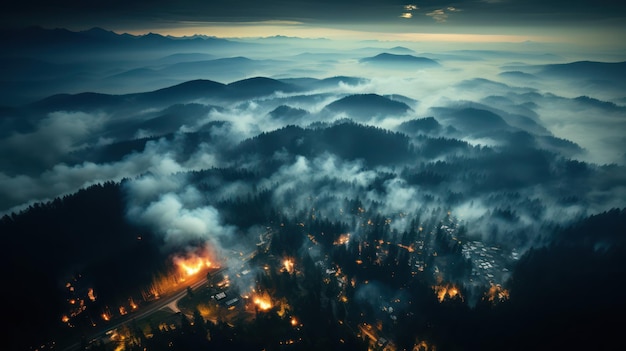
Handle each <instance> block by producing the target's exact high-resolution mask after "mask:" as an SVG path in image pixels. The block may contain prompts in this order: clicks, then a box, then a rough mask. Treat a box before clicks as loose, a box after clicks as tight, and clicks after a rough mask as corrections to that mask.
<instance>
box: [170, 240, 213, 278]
mask: <svg viewBox="0 0 626 351" xmlns="http://www.w3.org/2000/svg"><path fill="white" fill-rule="evenodd" d="M213 257H214V255H213V254H212V253H211V250H210V248H209V247H208V246H204V247H200V248H197V249H196V250H194V251H189V252H186V253H184V254H181V255H176V256H174V257H173V258H172V262H173V263H174V265H175V266H176V268H177V269H178V271H179V272H180V273H181V274H182V275H183V276H184V277H190V276H193V275H195V274H197V273H198V272H200V271H202V270H204V269H207V268H213V267H214V266H215V264H214V259H213Z"/></svg>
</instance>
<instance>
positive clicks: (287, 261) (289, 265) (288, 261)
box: [283, 258, 294, 273]
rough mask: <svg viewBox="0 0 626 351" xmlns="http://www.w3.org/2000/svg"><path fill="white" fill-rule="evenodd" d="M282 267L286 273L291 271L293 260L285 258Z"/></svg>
mask: <svg viewBox="0 0 626 351" xmlns="http://www.w3.org/2000/svg"><path fill="white" fill-rule="evenodd" d="M283 268H284V269H285V270H286V271H287V272H288V273H293V268H294V263H293V260H292V259H291V258H286V259H284V260H283Z"/></svg>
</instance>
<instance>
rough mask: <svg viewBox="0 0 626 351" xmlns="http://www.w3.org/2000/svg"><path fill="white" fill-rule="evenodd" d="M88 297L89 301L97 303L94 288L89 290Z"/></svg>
mask: <svg viewBox="0 0 626 351" xmlns="http://www.w3.org/2000/svg"><path fill="white" fill-rule="evenodd" d="M87 296H88V297H89V300H91V301H96V294H95V293H94V292H93V289H92V288H89V290H87Z"/></svg>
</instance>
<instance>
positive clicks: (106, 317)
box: [101, 312, 111, 322]
mask: <svg viewBox="0 0 626 351" xmlns="http://www.w3.org/2000/svg"><path fill="white" fill-rule="evenodd" d="M101 316H102V319H103V320H104V321H106V322H108V321H110V320H111V314H110V313H107V312H104V313H102V315H101Z"/></svg>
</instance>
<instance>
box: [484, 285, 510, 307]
mask: <svg viewBox="0 0 626 351" xmlns="http://www.w3.org/2000/svg"><path fill="white" fill-rule="evenodd" d="M485 297H486V298H487V300H488V301H489V302H493V303H496V302H501V301H505V300H508V299H509V291H508V290H507V289H504V288H503V287H502V286H500V284H491V287H490V288H489V291H487V293H486V294H485Z"/></svg>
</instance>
